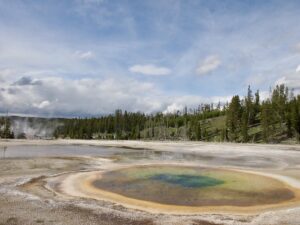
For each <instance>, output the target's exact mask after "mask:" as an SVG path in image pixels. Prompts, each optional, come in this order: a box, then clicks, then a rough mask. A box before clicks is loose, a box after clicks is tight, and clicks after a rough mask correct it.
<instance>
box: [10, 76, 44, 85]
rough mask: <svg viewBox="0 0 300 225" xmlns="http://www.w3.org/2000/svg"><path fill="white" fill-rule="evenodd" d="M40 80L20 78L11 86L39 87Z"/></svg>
mask: <svg viewBox="0 0 300 225" xmlns="http://www.w3.org/2000/svg"><path fill="white" fill-rule="evenodd" d="M41 84H42V82H41V81H40V80H34V79H32V78H31V77H21V78H20V79H19V80H17V81H16V82H14V83H13V84H12V85H17V86H26V85H41Z"/></svg>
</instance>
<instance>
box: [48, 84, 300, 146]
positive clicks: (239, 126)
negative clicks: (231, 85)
mask: <svg viewBox="0 0 300 225" xmlns="http://www.w3.org/2000/svg"><path fill="white" fill-rule="evenodd" d="M54 136H55V137H56V138H58V137H60V138H71V139H119V140H137V139H144V140H194V141H229V142H245V143H246V142H282V141H284V140H288V139H293V140H297V141H299V140H300V138H299V137H300V96H299V95H298V96H294V94H293V91H292V90H289V89H288V87H286V86H285V85H278V86H276V87H275V88H274V89H273V90H271V91H270V96H269V97H268V98H267V99H265V100H263V101H261V99H260V93H259V91H256V92H255V93H254V94H253V92H252V90H251V88H250V86H249V87H248V91H247V94H246V96H245V97H242V98H241V97H240V96H238V95H235V96H233V97H232V99H231V101H230V102H228V103H226V104H224V105H221V103H218V104H217V105H215V104H200V105H199V106H198V107H197V108H195V109H188V108H187V107H185V108H184V110H182V111H177V112H175V113H167V114H163V113H161V112H160V113H155V114H145V113H142V112H127V111H122V110H120V109H118V110H116V111H115V113H114V114H110V115H106V116H100V117H95V118H73V119H64V120H63V126H60V127H58V128H57V129H56V130H55V132H54Z"/></svg>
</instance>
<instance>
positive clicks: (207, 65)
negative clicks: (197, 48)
mask: <svg viewBox="0 0 300 225" xmlns="http://www.w3.org/2000/svg"><path fill="white" fill-rule="evenodd" d="M220 65H221V60H220V58H219V57H218V56H216V55H211V56H208V57H207V58H205V59H204V60H203V61H202V62H200V64H199V66H198V68H197V69H196V73H197V74H199V75H205V74H208V73H211V72H212V71H214V70H216V69H217V68H218V67H219V66H220Z"/></svg>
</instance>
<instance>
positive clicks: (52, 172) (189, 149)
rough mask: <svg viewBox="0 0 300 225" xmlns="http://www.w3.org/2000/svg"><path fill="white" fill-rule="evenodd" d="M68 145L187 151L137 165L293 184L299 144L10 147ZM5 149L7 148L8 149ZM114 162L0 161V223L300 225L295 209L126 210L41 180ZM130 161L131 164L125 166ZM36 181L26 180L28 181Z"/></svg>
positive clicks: (90, 159)
mask: <svg viewBox="0 0 300 225" xmlns="http://www.w3.org/2000/svg"><path fill="white" fill-rule="evenodd" d="M53 144H59V145H70V144H77V145H78V144H89V145H99V146H100V145H104V146H114V147H124V146H126V147H130V148H138V149H144V148H147V149H155V150H159V151H167V152H173V153H188V154H192V155H193V157H194V155H196V156H197V157H198V158H199V159H197V160H196V161H193V162H191V160H186V161H188V162H186V161H185V160H184V159H180V160H179V159H178V157H177V158H176V157H175V158H170V156H169V155H167V156H166V155H164V158H160V157H161V156H159V157H158V158H151V159H147V160H145V161H143V160H140V159H139V163H143V162H145V163H149V162H160V161H161V160H163V162H164V163H168V162H169V161H170V162H172V163H174V162H175V163H176V162H177V163H191V164H201V165H205V166H208V165H209V166H222V167H230V168H232V167H234V168H238V169H248V170H250V169H251V170H253V171H255V172H263V173H272V174H275V175H281V176H284V177H288V178H289V179H291V180H289V181H290V182H291V183H292V184H293V185H296V186H297V185H298V184H299V183H298V182H300V175H299V174H300V171H299V170H300V146H284V145H276V146H273V145H238V144H206V143H195V142H179V143H170V142H162V143H161V142H130V141H129V142H124V141H120V142H117V141H113V142H98V141H90V142H86V141H65V140H60V141H23V142H18V141H13V142H4V141H2V142H0V153H1V148H2V147H1V146H13V145H20V146H25V145H28V146H30V145H53ZM8 150H9V149H8ZM116 163H118V162H113V161H110V160H102V159H99V158H94V157H80V156H78V157H41V158H40V157H37V158H27V159H25V158H7V159H1V160H0V225H29V224H30V225H31V224H45V225H50V224H55V225H60V224H61V225H67V224H72V225H79V224H84V225H89V224H91V225H92V224H101V225H102V224H105V225H106V224H107V225H108V224H116V225H118V224H120V225H121V224H122V225H126V224H128V225H129V224H131V225H135V224H136V225H139V224H141V225H142V224H145V225H148V224H149V225H150V224H158V225H160V224H164V225H165V224H166V225H169V224H172V225H173V224H174V225H176V224H194V225H216V224H224V225H227V224H228V225H229V224H241V225H244V224H245V225H255V224H262V225H284V224H287V225H299V224H300V219H299V216H298V215H300V206H296V207H293V208H288V209H280V210H276V211H269V212H264V213H259V214H256V215H223V214H211V215H210V214H201V213H199V214H198V215H190V216H187V215H167V214H152V213H148V212H143V211H138V210H134V209H128V208H125V207H122V206H121V205H118V204H113V203H110V202H105V201H96V200H89V199H78V198H72V197H67V196H60V195H57V194H55V193H53V192H51V190H48V189H46V188H45V183H44V182H45V181H44V179H43V178H45V177H51V176H56V175H61V174H67V173H69V172H76V171H87V170H96V169H97V170H105V169H106V168H111V167H113V166H114V165H115V164H116ZM126 163H132V162H126ZM32 178H36V179H34V180H32V182H29V183H28V181H30V179H32Z"/></svg>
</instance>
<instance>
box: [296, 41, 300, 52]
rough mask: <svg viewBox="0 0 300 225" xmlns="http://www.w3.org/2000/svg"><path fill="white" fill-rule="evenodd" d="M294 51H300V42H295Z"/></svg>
mask: <svg viewBox="0 0 300 225" xmlns="http://www.w3.org/2000/svg"><path fill="white" fill-rule="evenodd" d="M295 47H296V51H298V52H300V42H299V43H298V44H296V46H295Z"/></svg>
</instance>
